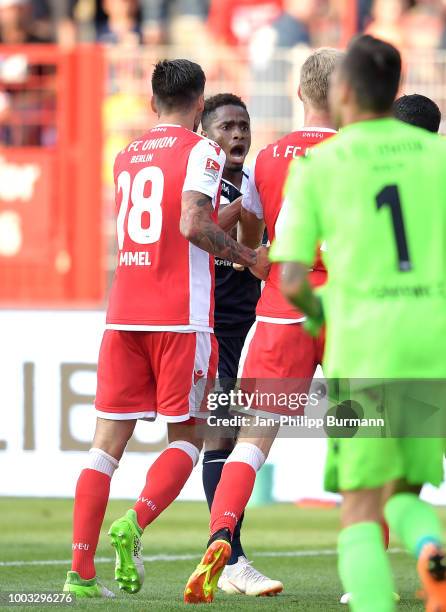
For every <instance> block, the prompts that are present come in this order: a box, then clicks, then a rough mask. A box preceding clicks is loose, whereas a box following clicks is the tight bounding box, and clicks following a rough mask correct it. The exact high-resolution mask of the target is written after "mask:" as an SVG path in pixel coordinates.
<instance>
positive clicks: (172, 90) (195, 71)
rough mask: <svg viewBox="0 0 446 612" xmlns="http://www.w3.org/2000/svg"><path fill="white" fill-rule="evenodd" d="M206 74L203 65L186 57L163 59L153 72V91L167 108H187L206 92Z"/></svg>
mask: <svg viewBox="0 0 446 612" xmlns="http://www.w3.org/2000/svg"><path fill="white" fill-rule="evenodd" d="M205 83H206V76H205V74H204V72H203V69H202V68H201V66H199V65H198V64H196V63H195V62H190V61H189V60H186V59H175V60H161V61H160V62H158V63H157V64H156V65H155V68H154V70H153V74H152V91H153V95H154V96H155V100H156V103H157V105H158V106H160V107H162V108H164V109H165V110H168V111H171V110H175V109H186V108H187V107H188V106H189V105H190V104H191V103H192V102H194V101H195V100H196V99H197V98H198V97H199V96H201V95H202V94H203V92H204V86H205Z"/></svg>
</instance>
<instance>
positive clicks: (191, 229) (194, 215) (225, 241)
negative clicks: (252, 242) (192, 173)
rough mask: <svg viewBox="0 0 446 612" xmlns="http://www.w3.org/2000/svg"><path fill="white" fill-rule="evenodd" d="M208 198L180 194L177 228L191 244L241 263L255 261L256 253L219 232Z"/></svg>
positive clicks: (192, 194) (201, 195)
mask: <svg viewBox="0 0 446 612" xmlns="http://www.w3.org/2000/svg"><path fill="white" fill-rule="evenodd" d="M212 213H213V210H212V204H211V199H210V198H209V197H208V196H205V195H203V194H201V193H198V192H194V191H188V192H185V193H184V194H183V206H182V213H181V222H180V229H181V231H182V233H183V235H185V236H186V237H187V239H188V240H190V242H192V244H195V246H197V247H199V248H200V249H203V250H204V251H207V252H208V253H211V254H212V255H217V256H218V257H221V258H222V259H227V260H229V261H232V262H234V263H239V264H242V265H243V266H252V265H254V264H255V263H256V259H257V258H256V253H255V251H253V250H252V249H249V248H247V247H245V246H243V245H241V244H239V243H238V242H236V241H235V240H234V239H233V238H231V236H230V235H229V234H227V233H226V232H225V231H223V230H222V229H221V228H220V227H219V226H218V225H217V224H216V223H215V222H214V221H213V220H212V217H211V215H212Z"/></svg>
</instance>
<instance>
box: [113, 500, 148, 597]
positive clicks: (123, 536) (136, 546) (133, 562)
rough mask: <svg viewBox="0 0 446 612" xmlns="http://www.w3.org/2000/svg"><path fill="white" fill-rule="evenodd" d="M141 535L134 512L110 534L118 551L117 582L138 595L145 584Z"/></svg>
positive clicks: (114, 525)
mask: <svg viewBox="0 0 446 612" xmlns="http://www.w3.org/2000/svg"><path fill="white" fill-rule="evenodd" d="M141 534H142V529H141V528H140V527H139V525H138V522H137V520H136V512H135V511H134V510H127V512H126V514H125V516H123V517H122V518H119V519H117V520H116V521H115V522H114V523H113V524H112V526H111V527H110V530H109V532H108V535H109V536H110V538H111V544H112V546H114V548H115V551H116V564H115V580H116V581H117V583H118V584H119V588H120V589H122V590H123V591H126V592H127V593H137V592H138V591H139V590H140V589H141V587H142V585H143V582H144V562H143V559H142V544H141Z"/></svg>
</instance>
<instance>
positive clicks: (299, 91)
mask: <svg viewBox="0 0 446 612" xmlns="http://www.w3.org/2000/svg"><path fill="white" fill-rule="evenodd" d="M297 97H298V98H299V100H300V101H301V102H303V98H302V89H301V87H300V85H299V87H298V89H297Z"/></svg>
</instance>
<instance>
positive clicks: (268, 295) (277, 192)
mask: <svg viewBox="0 0 446 612" xmlns="http://www.w3.org/2000/svg"><path fill="white" fill-rule="evenodd" d="M335 133H336V132H335V131H334V130H330V129H328V128H304V129H302V130H299V131H297V132H292V133H291V134H287V135H286V136H284V137H283V138H281V139H280V140H278V141H277V142H275V143H273V144H271V145H269V146H267V147H266V148H265V149H263V150H262V151H260V153H259V154H258V156H257V159H256V161H255V165H254V168H253V171H252V172H251V180H250V188H249V190H248V193H247V195H244V196H243V207H244V208H246V209H247V210H249V211H250V212H252V213H254V214H255V215H256V216H257V217H258V218H259V219H264V220H265V224H266V229H267V232H268V239H269V240H270V242H272V241H273V240H274V237H275V234H276V223H277V218H278V216H279V213H280V210H281V208H282V203H283V188H284V183H285V180H286V178H287V175H288V166H289V164H290V162H291V161H292V160H293V159H295V158H297V157H301V156H303V155H305V153H306V151H307V149H308V148H309V147H313V146H314V145H316V144H318V143H320V142H322V141H323V140H325V139H326V138H329V137H330V136H332V135H333V134H335ZM279 273H280V264H273V265H272V267H271V271H270V273H269V276H268V278H267V280H266V283H265V287H264V289H263V291H262V295H261V296H260V300H259V302H258V304H257V310H256V314H257V319H258V320H260V321H270V322H273V323H294V322H296V320H302V319H303V317H304V315H303V314H302V313H301V312H299V311H298V310H297V309H296V308H293V307H292V306H290V304H289V303H288V302H287V300H286V299H285V298H284V297H283V295H282V293H281V291H280V278H279ZM326 276H327V273H326V271H325V268H324V266H323V264H322V260H321V258H320V252H319V251H318V252H317V254H316V260H315V263H314V266H313V271H312V272H311V273H310V282H311V284H312V285H313V286H318V285H322V284H323V283H324V282H325V280H326Z"/></svg>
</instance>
